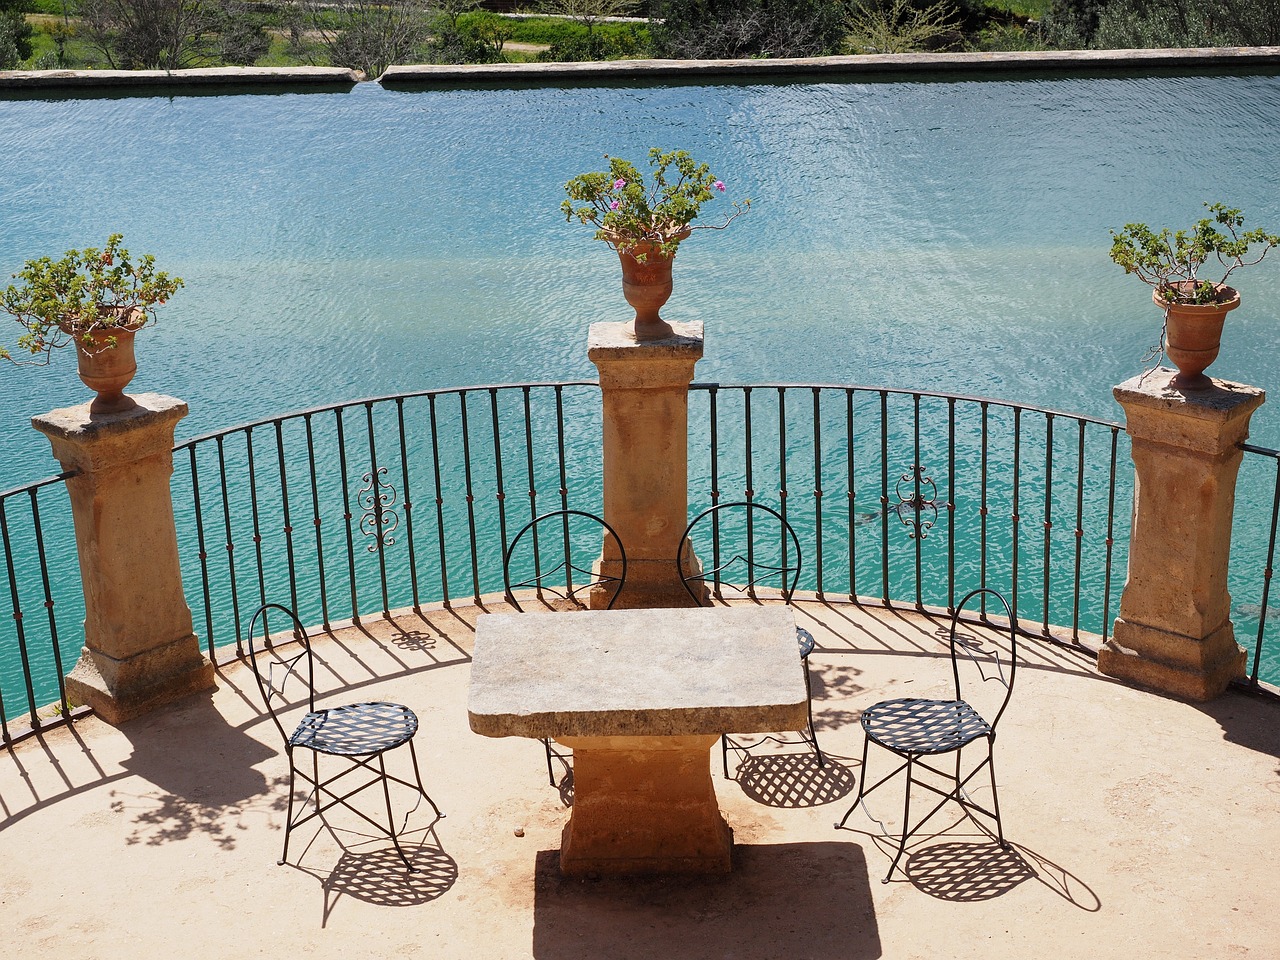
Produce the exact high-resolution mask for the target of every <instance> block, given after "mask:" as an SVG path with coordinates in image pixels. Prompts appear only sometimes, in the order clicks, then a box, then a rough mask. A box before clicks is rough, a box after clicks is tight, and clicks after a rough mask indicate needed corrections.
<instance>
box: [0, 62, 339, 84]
mask: <svg viewBox="0 0 1280 960" xmlns="http://www.w3.org/2000/svg"><path fill="white" fill-rule="evenodd" d="M361 79H363V75H362V74H360V73H359V72H357V71H355V70H349V69H347V68H346V67H200V68H196V69H191V70H0V90H56V89H60V88H64V89H65V88H73V89H79V90H85V89H104V90H105V89H111V88H116V87H163V88H170V89H172V88H182V87H205V88H208V87H225V86H240V87H257V86H272V85H279V86H311V85H316V84H325V85H328V86H330V87H333V86H339V87H351V86H354V85H355V84H356V83H358V82H360V80H361Z"/></svg>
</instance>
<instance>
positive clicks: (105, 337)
mask: <svg viewBox="0 0 1280 960" xmlns="http://www.w3.org/2000/svg"><path fill="white" fill-rule="evenodd" d="M138 319H139V320H143V319H145V317H139V318H138ZM141 325H142V324H141V323H140V322H135V323H132V324H129V325H125V326H118V327H105V328H102V329H99V330H91V331H90V332H89V333H88V335H87V336H86V335H84V334H79V333H76V332H75V329H74V327H73V326H72V325H71V324H67V325H66V326H64V327H63V329H64V330H66V331H67V333H69V334H71V335H72V337H73V339H74V340H75V344H76V360H77V364H78V372H79V374H80V379H81V380H82V381H83V382H84V385H85V386H86V387H88V388H89V389H90V390H93V391H96V392H97V394H98V395H97V396H96V397H94V399H93V402H92V403H90V404H89V412H90V413H91V414H94V413H123V412H125V411H126V410H132V409H133V408H134V407H136V406H137V405H138V404H137V402H136V401H135V400H134V399H133V398H132V397H127V396H125V393H124V388H125V387H127V386H128V385H129V381H130V380H132V379H133V376H134V374H135V373H137V372H138V363H137V361H136V360H135V359H134V354H133V337H134V334H136V333H137V332H138V328H139V327H140V326H141ZM113 340H114V344H113V343H112V341H113Z"/></svg>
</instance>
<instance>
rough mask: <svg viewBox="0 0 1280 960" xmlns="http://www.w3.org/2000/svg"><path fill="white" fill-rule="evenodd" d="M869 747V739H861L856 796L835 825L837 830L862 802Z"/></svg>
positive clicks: (865, 783)
mask: <svg viewBox="0 0 1280 960" xmlns="http://www.w3.org/2000/svg"><path fill="white" fill-rule="evenodd" d="M870 746H871V741H870V738H868V737H863V738H862V767H861V769H860V771H859V773H858V795H857V796H856V797H854V798H853V803H851V804H849V809H848V810H846V811H845V812H844V816H843V817H841V818H840V822H839V823H837V824H836V829H837V830H839V829H840V828H841V827H843V826H844V824H845V821H846V820H848V819H849V814H851V813H853V811H854V809H855V808H856V807H857V806H858V804H860V803H861V802H862V790H863V788H864V787H865V786H866V785H867V750H868V748H869V747H870Z"/></svg>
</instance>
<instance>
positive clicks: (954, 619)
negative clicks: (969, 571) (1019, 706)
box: [950, 587, 1018, 731]
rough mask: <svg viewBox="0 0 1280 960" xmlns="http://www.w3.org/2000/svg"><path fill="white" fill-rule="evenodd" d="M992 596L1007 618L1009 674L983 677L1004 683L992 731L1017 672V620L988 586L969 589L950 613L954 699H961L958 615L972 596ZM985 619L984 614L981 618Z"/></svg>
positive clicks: (996, 655)
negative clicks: (997, 601) (957, 649)
mask: <svg viewBox="0 0 1280 960" xmlns="http://www.w3.org/2000/svg"><path fill="white" fill-rule="evenodd" d="M987 595H989V596H992V597H995V598H996V599H997V600H999V601H1000V605H1001V606H1003V607H1004V613H1005V616H1006V617H1007V618H1008V624H1009V676H1008V679H1005V677H1004V676H1003V673H1002V674H1001V676H1000V677H998V678H992V677H985V678H984V680H990V679H999V680H1000V681H1001V683H1003V684H1004V688H1005V691H1004V700H1003V701H1001V703H1000V709H999V710H997V711H996V715H995V717H994V719H992V720H991V729H992V730H993V731H994V730H995V728H996V724H997V723H999V722H1000V717H1001V716H1002V715H1003V714H1004V708H1005V707H1007V706H1008V705H1009V698H1010V697H1011V696H1012V695H1013V681H1014V677H1015V676H1016V675H1017V672H1018V620H1017V618H1016V617H1015V616H1014V614H1013V608H1011V607H1010V606H1009V601H1008V600H1006V599H1005V598H1004V596H1003V595H1001V594H1000V593H999V592H997V591H995V590H992V589H991V588H990V587H979V588H978V589H977V590H970V591H969V592H968V593H966V594H965V595H964V599H962V600H961V601H960V602H959V603H958V604H957V605H956V608H955V611H954V612H953V613H952V614H951V638H950V639H951V673H952V676H953V677H954V678H955V683H956V699H957V700H961V699H963V697H962V696H961V693H960V664H959V662H958V661H957V659H956V631H957V628H958V627H959V625H960V616H961V614H962V613H963V611H964V608H965V606H966V605H967V604H968V603H969V601H970V600H972V599H973V598H974V597H978V596H983V597H984V599H985V596H987ZM983 619H984V620H985V616H984V618H983ZM966 655H967V656H969V657H971V658H972V657H973V654H971V653H968V652H966ZM995 659H996V665H997V666H999V662H1000V653H999V651H998V650H997V651H996V654H995Z"/></svg>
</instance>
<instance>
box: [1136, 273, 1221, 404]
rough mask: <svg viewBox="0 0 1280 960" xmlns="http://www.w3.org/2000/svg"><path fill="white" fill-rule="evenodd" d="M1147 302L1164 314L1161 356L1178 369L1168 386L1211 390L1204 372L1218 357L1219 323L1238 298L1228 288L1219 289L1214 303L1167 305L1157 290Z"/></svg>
mask: <svg viewBox="0 0 1280 960" xmlns="http://www.w3.org/2000/svg"><path fill="white" fill-rule="evenodd" d="M1151 299H1152V300H1154V301H1155V304H1156V306H1158V307H1160V308H1161V309H1162V310H1164V311H1165V349H1164V352H1165V354H1166V355H1167V356H1168V357H1169V359H1170V360H1172V361H1173V364H1174V366H1176V367H1177V368H1178V373H1177V375H1176V376H1175V377H1174V378H1173V379H1172V380H1171V381H1169V385H1170V386H1172V387H1175V388H1177V389H1178V390H1204V389H1206V388H1208V387H1210V386H1212V381H1211V380H1210V379H1209V378H1208V377H1207V376H1205V373H1204V371H1205V369H1206V368H1207V367H1208V366H1209V364H1211V363H1213V361H1214V360H1216V359H1217V357H1218V349H1219V347H1220V346H1221V343H1222V324H1223V321H1224V320H1226V317H1227V314H1228V313H1229V312H1230V311H1232V310H1234V309H1235V308H1236V307H1238V306H1240V294H1239V293H1237V292H1236V291H1235V290H1234V289H1233V288H1231V287H1228V286H1219V287H1218V301H1217V302H1216V303H1203V304H1202V303H1194V304H1193V303H1170V302H1169V301H1167V300H1165V299H1164V298H1163V297H1162V296H1160V291H1159V290H1156V291H1155V292H1154V293H1152V295H1151Z"/></svg>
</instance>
